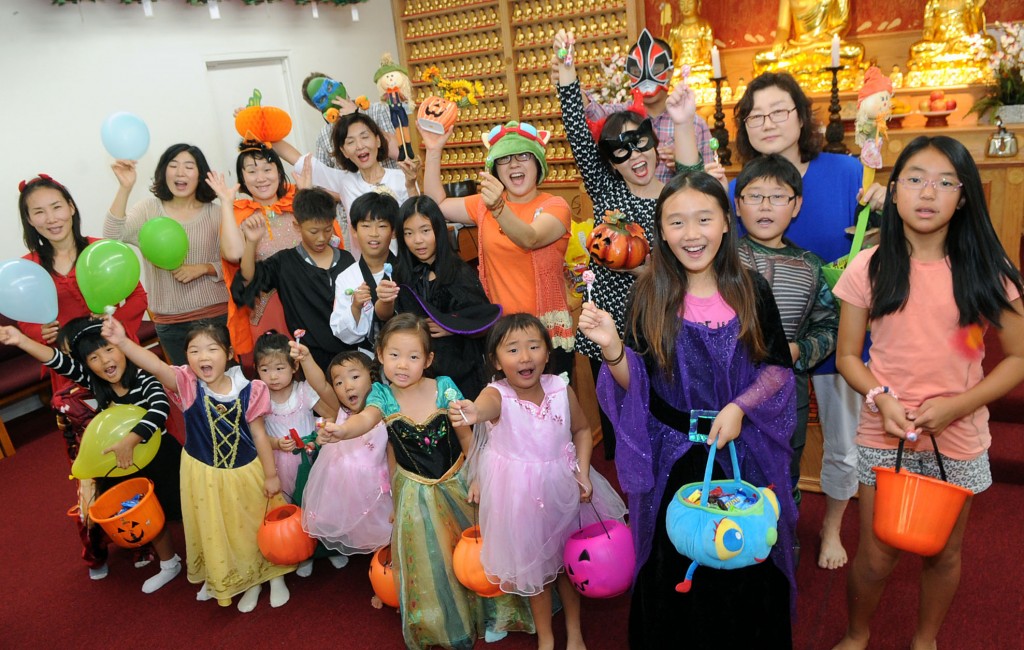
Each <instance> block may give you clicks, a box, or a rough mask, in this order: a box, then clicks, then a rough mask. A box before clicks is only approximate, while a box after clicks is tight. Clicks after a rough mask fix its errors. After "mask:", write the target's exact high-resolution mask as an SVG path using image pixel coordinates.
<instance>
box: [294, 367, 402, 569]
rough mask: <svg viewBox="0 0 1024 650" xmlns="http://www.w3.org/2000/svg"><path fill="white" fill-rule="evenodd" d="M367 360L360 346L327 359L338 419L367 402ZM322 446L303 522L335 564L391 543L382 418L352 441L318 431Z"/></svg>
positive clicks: (304, 501) (306, 496) (311, 476)
mask: <svg viewBox="0 0 1024 650" xmlns="http://www.w3.org/2000/svg"><path fill="white" fill-rule="evenodd" d="M370 365H371V361H370V359H369V358H368V357H367V356H366V355H365V354H363V353H362V352H359V351H352V352H342V353H341V354H339V355H338V356H336V357H335V358H334V359H333V360H332V361H331V367H330V373H331V385H332V386H333V387H334V391H335V392H336V393H337V400H336V401H340V402H341V408H340V409H338V411H337V414H338V418H337V421H338V422H344V421H345V420H346V419H348V417H349V416H350V415H352V414H355V413H360V412H361V411H362V410H363V407H364V406H366V397H367V396H368V395H369V394H370V386H371V385H372V383H373V373H372V371H371V369H370ZM317 441H318V442H320V443H321V444H322V445H323V447H322V448H321V449H320V454H319V456H317V460H316V463H315V464H314V465H313V469H311V470H310V472H309V482H308V483H307V484H306V490H305V492H303V497H302V527H303V528H305V529H306V532H307V533H309V534H310V535H311V536H312V537H315V538H317V539H318V540H320V542H321V543H322V544H323V545H324V546H326V547H327V548H329V549H331V550H333V551H338V552H340V553H342V555H340V556H331V561H332V562H333V563H334V565H335V566H337V567H339V568H340V567H342V566H345V564H347V563H348V557H347V556H349V555H354V554H356V553H372V552H373V551H375V550H377V549H378V548H380V547H382V546H387V545H388V544H390V543H391V516H392V514H394V504H393V503H392V501H391V477H390V473H389V471H388V458H387V456H388V454H387V449H388V432H387V429H386V428H385V426H384V423H383V422H381V423H380V424H378V425H377V426H375V427H373V428H372V429H371V430H370V431H369V432H367V433H365V434H363V435H362V436H360V437H358V438H353V439H351V440H342V441H336V440H335V439H334V438H333V437H332V436H330V435H329V434H327V433H326V432H324V430H323V429H321V430H320V433H319V435H318V436H317Z"/></svg>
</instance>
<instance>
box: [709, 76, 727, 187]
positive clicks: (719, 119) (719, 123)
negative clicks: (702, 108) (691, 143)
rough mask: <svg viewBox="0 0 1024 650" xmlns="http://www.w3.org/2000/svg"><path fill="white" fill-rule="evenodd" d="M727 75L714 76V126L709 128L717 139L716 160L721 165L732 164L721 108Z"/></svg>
mask: <svg viewBox="0 0 1024 650" xmlns="http://www.w3.org/2000/svg"><path fill="white" fill-rule="evenodd" d="M726 79H727V77H715V78H712V79H711V81H714V82H715V128H713V129H711V135H713V136H714V137H715V139H716V140H718V162H720V163H722V166H723V167H728V166H729V165H731V164H732V150H730V149H729V131H728V130H727V129H726V128H725V112H724V111H723V110H722V82H723V81H725V80H726Z"/></svg>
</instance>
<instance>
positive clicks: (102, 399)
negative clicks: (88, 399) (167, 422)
mask: <svg viewBox="0 0 1024 650" xmlns="http://www.w3.org/2000/svg"><path fill="white" fill-rule="evenodd" d="M101 326H102V322H101V321H98V320H94V319H92V318H90V317H88V316H84V317H81V318H74V319H72V320H70V321H68V322H67V323H66V324H65V325H64V326H63V327H61V328H60V333H59V335H58V337H57V346H58V347H59V348H61V349H63V350H64V351H65V352H66V353H67V354H70V355H71V358H73V359H74V360H75V361H77V362H78V363H79V364H80V365H81V366H82V370H83V371H84V372H85V376H86V377H88V379H89V390H91V391H92V394H93V396H94V397H95V398H96V401H97V403H98V404H99V407H100V410H103V409H105V408H107V407H108V406H110V404H112V403H113V402H114V399H115V398H116V397H117V393H116V392H114V387H113V385H112V384H111V383H110V382H109V381H107V380H106V379H104V378H103V377H100V376H99V375H97V374H96V373H95V372H93V371H92V368H90V367H89V364H88V362H87V361H86V360H87V359H88V358H89V355H90V354H92V353H93V352H95V351H96V350H100V349H102V348H106V347H113V346H112V344H111V343H110V342H109V341H107V339H105V338H103V337H102V336H101V335H100V330H101ZM139 374H140V371H139V368H138V366H136V365H135V364H134V363H132V361H131V359H129V358H128V357H127V356H126V357H125V358H124V374H123V375H121V382H120V383H121V387H122V388H124V389H125V390H127V391H129V392H130V391H132V390H133V389H135V388H136V387H137V386H138V385H139V383H140V382H141V377H140V376H139Z"/></svg>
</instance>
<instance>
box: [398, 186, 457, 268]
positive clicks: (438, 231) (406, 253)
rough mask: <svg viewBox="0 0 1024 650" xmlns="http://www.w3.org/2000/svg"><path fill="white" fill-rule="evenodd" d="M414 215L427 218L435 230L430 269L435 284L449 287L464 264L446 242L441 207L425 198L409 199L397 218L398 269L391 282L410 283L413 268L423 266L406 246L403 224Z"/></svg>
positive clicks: (445, 223)
mask: <svg viewBox="0 0 1024 650" xmlns="http://www.w3.org/2000/svg"><path fill="white" fill-rule="evenodd" d="M417 214H419V215H423V216H424V217H426V218H427V220H428V221H429V222H430V227H431V229H433V231H434V249H435V252H434V255H435V257H434V264H433V270H434V275H435V276H436V278H437V280H436V282H437V283H438V284H441V285H447V284H452V283H453V282H455V281H456V280H457V279H458V277H459V273H460V272H461V271H463V267H465V266H467V265H466V263H465V262H464V261H463V260H462V258H461V257H459V256H458V254H456V253H455V250H454V249H453V248H452V244H451V241H450V240H449V239H448V224H447V222H445V220H444V214H443V213H442V212H441V208H440V207H438V205H437V202H436V201H434V199H432V198H430V197H429V196H426V195H421V196H411V197H409V198H408V199H406V201H405V203H403V204H402V209H401V211H400V212H399V215H398V229H397V231H398V237H397V240H398V266H397V267H396V268H395V275H394V280H395V282H397V283H398V284H411V283H412V282H413V281H414V278H415V277H416V275H415V274H414V273H413V269H415V268H416V265H417V264H422V262H421V261H419V260H418V259H416V256H415V255H413V254H412V251H410V250H409V247H408V246H406V245H405V235H404V230H405V222H406V221H407V220H408V219H411V218H412V217H414V216H415V215H417Z"/></svg>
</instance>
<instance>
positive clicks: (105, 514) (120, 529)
mask: <svg viewBox="0 0 1024 650" xmlns="http://www.w3.org/2000/svg"><path fill="white" fill-rule="evenodd" d="M139 495H141V498H138V499H137V502H136V497H138V496H139ZM133 503H134V505H132V504H133ZM69 514H70V513H69ZM89 518H90V519H92V520H93V521H94V522H96V523H97V524H99V525H100V527H102V528H103V531H104V532H105V533H106V534H107V537H109V538H110V539H111V541H113V542H114V543H115V544H117V545H118V546H121V547H123V548H139V547H140V546H145V545H146V544H149V543H150V542H152V541H153V540H154V539H156V537H157V535H159V534H160V531H161V530H163V528H164V510H163V508H162V507H160V502H159V501H157V498H156V494H154V493H153V481H151V480H149V479H148V478H132V479H128V480H127V481H124V482H122V483H118V484H117V485H115V486H113V487H111V488H110V489H108V490H107V491H106V492H104V493H103V494H101V495H99V496H98V497H96V500H95V501H93V503H92V505H91V506H89Z"/></svg>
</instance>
